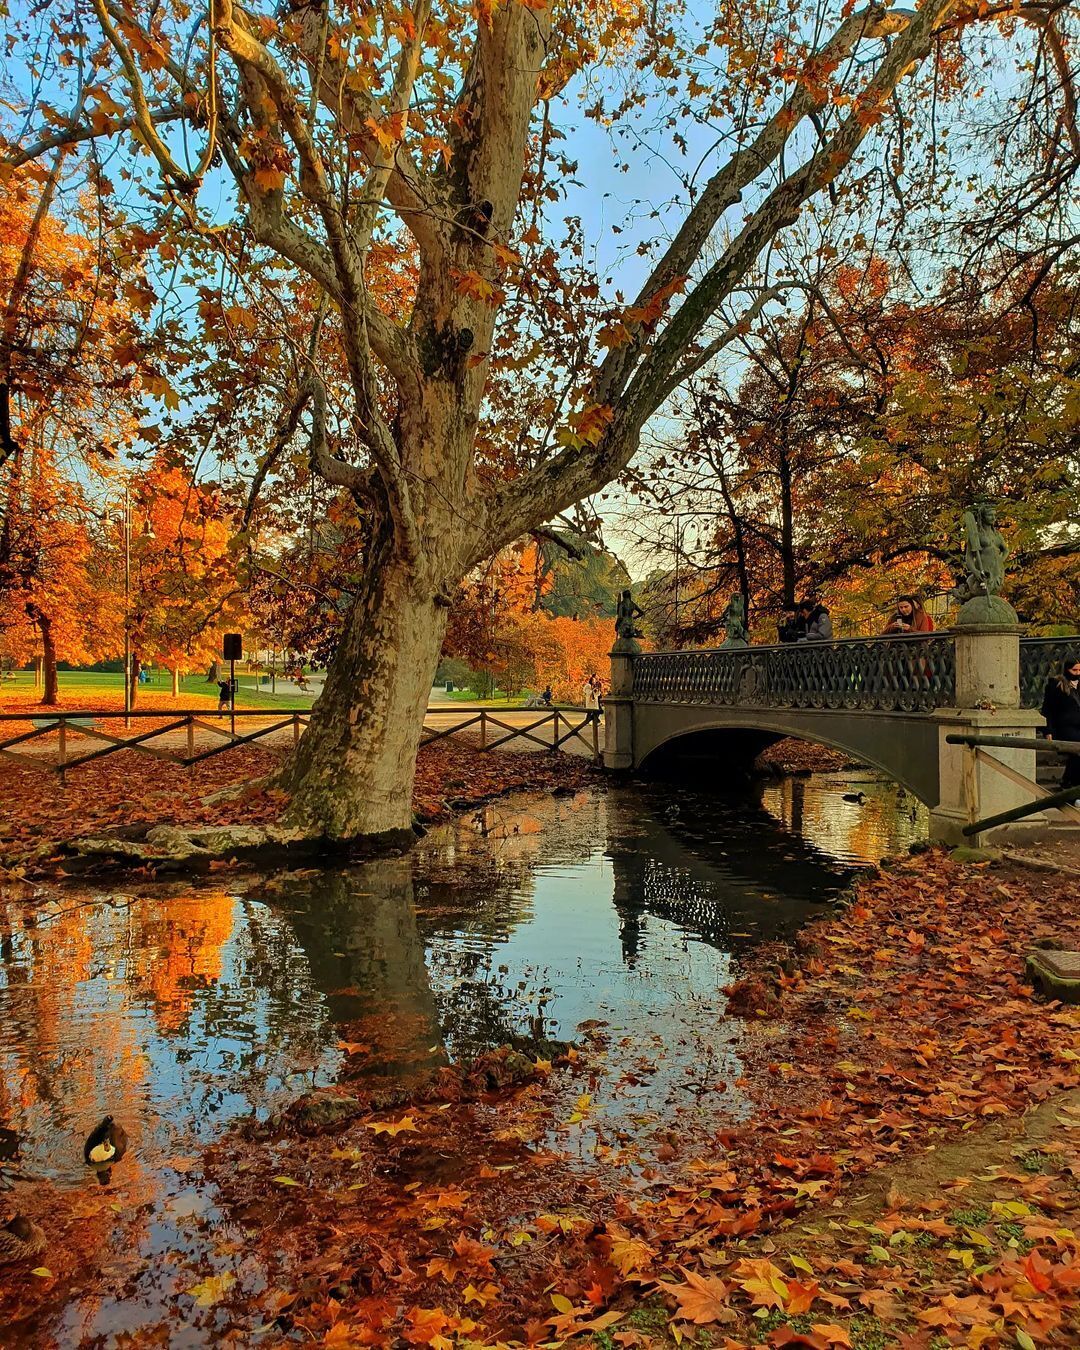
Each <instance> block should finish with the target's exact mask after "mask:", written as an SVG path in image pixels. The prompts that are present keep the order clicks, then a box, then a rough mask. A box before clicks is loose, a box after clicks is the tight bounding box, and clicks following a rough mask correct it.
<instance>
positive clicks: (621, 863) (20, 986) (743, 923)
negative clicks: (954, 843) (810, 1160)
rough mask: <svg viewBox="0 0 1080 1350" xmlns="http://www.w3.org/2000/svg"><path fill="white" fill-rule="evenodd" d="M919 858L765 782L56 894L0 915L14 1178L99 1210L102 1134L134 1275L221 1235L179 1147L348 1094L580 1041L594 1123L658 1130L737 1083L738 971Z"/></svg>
mask: <svg viewBox="0 0 1080 1350" xmlns="http://www.w3.org/2000/svg"><path fill="white" fill-rule="evenodd" d="M852 793H862V794H864V797H865V800H864V801H862V802H851V801H845V800H844V795H845V794H849V795H850V794H852ZM924 830H925V820H924V818H923V815H922V812H921V809H917V808H914V806H913V803H912V801H911V799H908V798H904V797H903V796H902V794H898V792H897V789H896V788H895V787H893V786H892V785H891V784H886V783H881V782H878V781H876V780H873V779H871V778H869V777H868V776H865V777H862V778H860V781H858V782H856V781H854V779H853V777H851V776H847V777H845V776H843V775H816V776H814V777H812V778H809V779H806V778H802V779H787V780H782V781H780V782H778V783H776V784H772V785H769V786H767V787H765V788H764V789H762V790H761V792H760V793H759V795H758V798H757V799H756V800H748V799H746V798H742V799H733V798H726V797H717V796H711V795H708V794H705V793H699V792H685V791H682V792H678V793H674V792H672V791H671V790H670V789H669V788H661V787H655V788H649V787H633V788H616V789H612V790H610V791H607V792H601V791H596V792H588V793H582V794H579V795H577V796H575V797H573V798H565V799H555V798H552V797H551V796H548V795H544V794H537V795H531V796H527V797H519V798H516V799H514V800H508V801H506V802H504V803H502V804H499V805H496V806H493V807H490V808H486V809H485V810H483V811H481V812H479V813H477V814H474V815H472V816H468V817H465V818H463V819H462V820H460V821H458V822H456V823H455V824H453V825H450V826H447V827H445V828H441V829H438V830H434V831H432V832H431V833H430V834H429V835H428V836H427V837H426V838H425V839H424V840H422V841H421V843H420V844H419V846H418V847H417V849H416V850H415V852H414V854H413V855H411V856H410V857H408V858H404V859H393V860H382V861H379V862H373V863H370V864H366V865H363V866H359V867H354V868H351V869H348V870H333V871H332V870H316V869H308V870H304V871H300V872H295V871H294V872H286V873H280V874H277V875H273V876H269V877H264V878H257V879H251V878H248V879H247V880H245V881H243V882H237V881H235V880H230V882H229V883H228V885H227V887H225V888H221V887H214V886H209V885H207V886H201V887H199V888H192V887H190V886H188V887H184V888H182V889H181V888H178V887H176V886H171V887H170V886H155V887H145V888H143V889H142V890H141V891H139V890H136V889H135V888H129V889H128V890H127V891H124V892H121V891H110V892H108V893H101V892H94V891H89V890H80V889H75V888H69V889H65V890H64V891H63V892H62V893H58V894H57V896H56V898H55V900H54V901H53V902H52V904H51V905H50V906H49V907H48V908H47V909H46V910H45V911H41V910H40V909H39V910H38V911H37V912H36V915H35V914H31V913H30V912H29V911H27V910H24V909H23V908H22V907H21V906H20V905H19V904H17V903H15V902H11V901H7V902H0V1125H4V1126H7V1127H8V1128H11V1129H14V1130H16V1131H17V1132H18V1133H19V1135H20V1136H21V1138H22V1158H21V1161H20V1163H19V1164H18V1166H19V1168H20V1169H21V1171H22V1173H23V1175H24V1176H26V1177H29V1178H33V1177H40V1178H43V1179H48V1180H49V1181H50V1182H52V1183H53V1184H56V1185H59V1186H61V1187H64V1186H78V1187H85V1186H96V1185H97V1184H98V1183H97V1181H96V1180H95V1179H93V1178H92V1177H88V1176H87V1172H86V1169H85V1168H84V1167H83V1164H82V1161H81V1141H82V1139H83V1137H84V1136H85V1134H86V1132H87V1130H88V1129H89V1128H90V1127H91V1125H93V1124H94V1123H96V1121H97V1120H99V1119H100V1118H101V1116H102V1115H103V1114H105V1112H110V1113H111V1114H113V1115H114V1116H115V1117H116V1118H117V1119H119V1120H121V1121H122V1122H123V1124H124V1125H125V1127H126V1128H127V1131H128V1133H129V1135H130V1136H131V1139H132V1150H131V1153H130V1155H129V1157H128V1158H127V1159H125V1161H124V1163H123V1164H121V1166H120V1167H118V1168H116V1169H114V1171H115V1173H116V1176H115V1178H114V1180H113V1181H111V1182H110V1185H112V1186H115V1187H117V1188H118V1194H119V1195H121V1196H122V1199H123V1203H124V1205H131V1204H132V1203H136V1202H137V1203H139V1204H141V1205H142V1206H143V1207H144V1208H145V1211H146V1213H147V1216H148V1219H147V1223H146V1224H145V1226H144V1230H143V1232H144V1236H143V1239H142V1242H141V1248H140V1251H139V1252H138V1253H136V1254H135V1256H136V1257H138V1258H140V1259H143V1260H146V1259H147V1258H149V1257H150V1256H152V1254H153V1253H154V1252H160V1251H169V1252H171V1253H176V1252H178V1251H179V1252H181V1253H184V1252H185V1251H186V1252H187V1254H188V1255H189V1256H190V1257H191V1259H192V1260H193V1261H194V1260H195V1259H196V1257H197V1256H198V1255H199V1250H198V1249H199V1241H200V1240H199V1239H198V1238H197V1236H196V1235H195V1234H194V1231H193V1224H194V1226H195V1228H198V1227H199V1225H200V1224H205V1221H206V1220H207V1219H209V1220H211V1221H213V1220H214V1219H215V1217H218V1216H216V1211H214V1209H213V1197H212V1196H211V1195H209V1194H208V1193H207V1192H206V1191H205V1190H204V1189H202V1188H201V1184H200V1183H199V1182H198V1181H193V1180H192V1171H193V1159H194V1155H195V1154H196V1153H197V1150H198V1146H199V1145H201V1144H204V1143H207V1142H209V1141H211V1140H212V1139H213V1138H215V1137H216V1136H218V1135H219V1134H220V1133H221V1132H222V1130H223V1129H224V1128H225V1126H226V1125H227V1124H228V1123H229V1122H230V1121H233V1120H235V1119H237V1118H238V1117H249V1116H256V1117H265V1116H266V1115H268V1114H269V1113H271V1112H272V1111H274V1110H275V1109H278V1108H279V1107H280V1106H282V1105H283V1104H284V1103H285V1102H287V1101H289V1100H291V1099H293V1098H295V1097H296V1096H297V1095H299V1094H300V1093H301V1092H303V1091H304V1090H306V1089H308V1088H310V1087H312V1086H317V1085H320V1084H325V1083H330V1082H333V1081H335V1080H337V1079H338V1078H339V1077H340V1076H341V1075H342V1073H343V1072H345V1073H347V1074H349V1075H350V1076H353V1077H360V1078H362V1079H364V1080H365V1081H367V1082H369V1083H372V1084H379V1083H383V1082H387V1083H391V1082H393V1083H396V1082H401V1081H402V1080H408V1078H409V1077H410V1076H412V1075H414V1074H417V1073H419V1072H422V1071H423V1070H424V1069H425V1068H426V1067H429V1066H430V1065H431V1064H432V1063H436V1062H445V1061H446V1060H447V1059H451V1060H455V1059H459V1058H464V1057H468V1056H471V1055H473V1054H476V1053H477V1052H479V1051H481V1050H483V1049H484V1048H486V1047H488V1046H491V1045H499V1044H502V1043H505V1042H506V1041H507V1040H509V1039H511V1038H514V1037H526V1038H541V1037H551V1038H559V1039H571V1038H573V1037H574V1036H575V1032H576V1030H577V1028H579V1027H580V1026H581V1024H582V1023H586V1024H594V1025H595V1024H599V1028H598V1029H599V1030H600V1031H601V1032H602V1035H603V1037H604V1044H605V1046H606V1047H608V1049H607V1051H606V1053H607V1055H608V1059H609V1072H608V1074H607V1077H606V1079H605V1080H604V1081H603V1082H601V1085H600V1087H599V1089H598V1100H599V1101H600V1102H601V1104H603V1105H606V1107H607V1109H608V1110H609V1111H610V1112H614V1113H616V1114H619V1113H621V1114H622V1115H623V1116H624V1117H625V1118H626V1119H628V1120H633V1121H635V1122H636V1123H637V1124H638V1125H640V1124H641V1122H642V1121H644V1120H646V1119H649V1120H653V1121H655V1120H657V1119H659V1118H661V1117H663V1118H665V1119H667V1120H671V1119H673V1118H677V1117H678V1116H679V1115H680V1113H686V1112H690V1113H692V1112H693V1111H694V1110H695V1103H696V1097H697V1096H698V1095H700V1092H701V1091H702V1090H704V1088H705V1087H707V1086H709V1085H710V1084H712V1085H715V1083H716V1081H717V1080H725V1081H729V1082H730V1081H733V1080H734V1079H736V1078H737V1077H738V1075H739V1065H738V1059H737V1046H736V1044H735V1037H736V1033H735V1031H734V1030H733V1029H732V1028H731V1027H730V1026H729V1025H728V1024H726V1022H725V1020H724V1016H723V1007H724V999H723V995H722V993H721V990H722V988H723V986H724V985H725V984H726V983H727V982H728V981H729V980H730V979H731V978H732V970H731V963H732V959H733V956H735V955H737V953H738V952H739V950H740V949H742V948H745V947H747V946H748V945H751V944H754V943H756V942H759V941H762V940H765V939H769V938H773V937H782V936H786V935H790V934H791V933H792V932H793V931H794V930H796V929H797V928H798V927H799V926H800V925H801V924H802V923H803V922H804V921H805V920H806V919H807V917H808V916H810V915H812V914H814V913H816V912H818V911H819V910H820V907H821V906H822V905H823V904H826V903H828V901H829V900H830V899H831V898H833V897H834V896H835V895H836V894H837V893H838V892H839V891H841V890H842V889H843V888H844V887H845V886H846V885H847V884H848V882H849V881H850V879H851V876H852V873H853V870H854V869H855V868H857V867H858V866H860V865H866V864H870V863H874V862H877V861H878V860H879V859H880V858H881V857H882V856H883V855H886V854H889V853H894V852H898V851H901V850H903V849H905V848H906V847H907V845H908V844H909V843H910V842H912V840H914V839H915V838H918V837H920V835H921V834H922V833H923V832H924ZM631 1068H632V1070H633V1072H630V1071H629V1069H631ZM728 1100H729V1102H730V1109H731V1114H732V1116H733V1117H735V1118H737V1117H738V1115H739V1114H740V1113H741V1112H742V1111H743V1109H744V1108H743V1104H742V1102H741V1100H740V1098H739V1095H738V1093H737V1092H736V1091H734V1090H732V1092H731V1094H730V1096H729V1098H728ZM610 1118H612V1117H610V1116H609V1119H610ZM182 1265H183V1262H182V1260H181V1267H182ZM183 1279H184V1275H183V1272H182V1269H181V1270H180V1271H178V1272H177V1274H176V1278H175V1280H171V1277H170V1278H169V1279H166V1278H164V1277H161V1276H158V1277H155V1280H153V1281H151V1282H150V1283H151V1286H152V1287H153V1289H154V1290H155V1293H154V1295H153V1296H150V1295H149V1294H148V1295H147V1296H146V1298H145V1300H144V1306H143V1307H142V1311H141V1313H140V1311H139V1305H138V1301H136V1302H135V1303H132V1301H130V1300H128V1301H127V1303H126V1305H125V1307H124V1309H123V1311H122V1312H121V1310H120V1308H119V1306H115V1307H114V1306H110V1302H109V1300H108V1299H105V1300H97V1301H95V1303H94V1306H93V1308H92V1309H87V1308H81V1307H78V1306H75V1307H72V1308H71V1309H69V1310H68V1313H67V1318H68V1321H67V1323H66V1325H65V1327H64V1329H63V1333H62V1335H63V1338H64V1339H65V1340H67V1341H68V1342H69V1343H71V1344H78V1343H79V1341H80V1340H81V1339H82V1337H83V1336H88V1335H92V1334H99V1335H103V1336H105V1337H106V1338H108V1337H109V1336H110V1335H112V1334H115V1333H116V1332H117V1331H118V1330H119V1329H121V1328H124V1327H128V1328H129V1327H131V1326H132V1325H134V1324H137V1323H138V1322H140V1321H144V1322H145V1321H150V1320H152V1319H153V1318H154V1317H155V1316H157V1315H158V1314H159V1313H160V1308H161V1300H163V1299H166V1298H167V1297H170V1296H172V1294H174V1293H175V1289H177V1288H182V1287H183ZM190 1343H192V1344H197V1343H199V1341H198V1338H197V1337H196V1339H195V1340H193V1341H191V1342H190Z"/></svg>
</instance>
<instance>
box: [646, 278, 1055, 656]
mask: <svg viewBox="0 0 1080 1350" xmlns="http://www.w3.org/2000/svg"><path fill="white" fill-rule="evenodd" d="M1012 262H1013V263H1014V264H1015V262H1016V260H1015V259H1013V260H1012ZM1078 321H1080V290H1078V288H1077V277H1076V274H1075V272H1074V271H1073V270H1071V269H1069V268H1048V269H1037V268H1035V267H1033V266H1032V265H1030V263H1029V264H1028V265H1025V266H1016V267H1015V270H1013V269H1009V270H1008V271H1005V272H1004V273H1003V272H1002V270H1001V269H1000V268H999V269H997V270H996V271H995V270H993V269H991V268H989V267H986V268H984V269H982V270H981V272H980V273H979V274H978V275H977V276H976V277H975V278H974V279H968V280H966V281H965V279H964V278H962V277H960V276H956V275H950V276H946V277H945V278H943V286H942V291H941V293H940V294H939V295H936V296H933V297H928V298H924V299H922V300H921V301H917V300H916V299H915V298H914V297H913V296H912V294H911V289H910V286H909V285H908V284H907V283H906V279H905V278H903V277H900V276H896V275H890V270H889V268H888V267H886V265H885V264H884V262H883V260H882V259H880V258H876V257H871V258H869V259H868V260H867V261H866V262H865V264H864V265H863V266H859V267H857V266H854V265H852V264H851V263H850V262H845V263H843V264H841V265H839V266H834V267H833V268H832V269H831V275H830V277H829V280H828V281H827V283H826V284H825V285H823V287H822V288H821V291H820V292H819V293H815V294H813V295H811V296H809V297H808V298H807V300H806V303H805V304H804V305H802V306H801V307H800V308H799V309H798V310H797V311H796V312H795V313H788V314H783V315H781V316H777V318H776V319H775V320H774V321H772V322H767V323H762V324H761V325H760V326H758V327H757V328H756V329H755V330H754V331H753V332H748V333H747V334H746V335H744V336H743V337H742V338H741V339H740V345H741V346H742V349H743V353H744V357H748V358H750V359H748V360H746V363H745V366H744V368H743V373H742V376H741V378H740V379H738V380H737V381H732V382H731V384H730V386H729V385H728V384H727V383H726V382H725V380H724V379H723V378H722V376H721V374H720V373H719V372H715V371H713V372H710V373H709V374H708V375H707V376H700V377H698V378H697V379H696V380H695V381H692V382H691V384H690V386H689V388H688V390H687V391H686V393H685V395H684V396H683V397H682V398H681V401H680V404H679V408H678V411H679V422H678V424H677V426H676V427H675V428H674V429H673V430H672V432H671V434H670V435H669V436H668V437H667V438H666V440H665V442H664V444H663V445H662V446H661V447H660V449H659V451H658V452H657V454H656V456H655V458H654V460H653V462H652V464H651V466H650V465H649V464H648V463H647V464H645V465H643V466H642V470H641V473H640V476H639V484H638V485H639V488H640V490H641V492H642V493H643V494H644V496H645V499H646V501H648V502H649V504H650V506H651V507H652V510H651V511H645V512H641V511H639V512H638V514H637V519H638V520H640V521H642V522H643V525H642V527H641V529H642V531H643V532H646V533H647V532H648V531H649V530H650V529H651V530H652V531H653V536H654V537H653V541H652V542H653V546H654V550H655V551H656V553H657V554H658V556H660V557H663V555H664V552H665V545H668V546H669V547H670V544H671V541H672V540H673V539H674V538H676V535H677V534H678V537H680V538H681V537H682V534H681V533H679V532H675V531H672V529H671V524H672V522H673V521H674V520H675V518H674V517H673V516H671V514H670V513H671V512H673V511H675V510H677V509H678V510H681V511H682V512H683V514H684V515H685V514H687V513H688V512H693V511H697V512H699V513H700V515H699V519H698V525H699V527H700V528H701V529H702V530H703V532H704V534H705V536H706V537H705V538H704V539H703V540H702V541H701V543H700V546H699V547H697V548H695V549H694V550H693V552H692V554H691V553H688V552H687V551H686V550H681V552H682V555H683V556H681V557H680V558H679V559H678V560H677V562H678V567H679V570H680V571H681V576H682V588H683V599H684V604H683V606H682V614H681V634H680V635H677V636H682V637H683V638H684V639H685V638H686V637H697V638H701V637H704V636H709V635H710V634H711V633H712V632H715V631H716V630H717V628H718V617H719V614H720V613H721V611H722V608H723V604H722V603H721V604H720V605H715V604H712V603H710V602H711V601H712V599H713V598H714V597H715V596H716V595H717V594H718V593H719V594H720V595H721V596H726V595H727V594H730V593H731V592H732V591H739V592H742V593H743V594H745V595H746V596H747V597H748V599H749V600H750V601H751V610H752V612H753V613H754V614H755V616H762V617H766V616H767V617H768V618H769V624H768V627H770V628H771V625H772V621H773V620H775V618H776V616H777V614H778V613H779V612H780V611H781V610H783V609H785V608H790V607H791V606H793V605H794V603H795V601H796V599H797V598H799V597H800V596H801V595H802V594H804V593H806V592H807V591H820V590H823V591H826V592H828V594H829V595H830V597H831V599H832V602H833V604H834V620H835V618H836V614H835V609H836V602H837V601H840V602H844V601H846V603H847V604H848V605H849V606H851V607H852V608H862V609H864V610H865V612H867V613H869V614H871V615H872V614H873V611H874V610H875V609H876V610H877V611H879V612H878V614H877V616H876V617H877V623H878V625H880V623H881V622H882V614H881V612H888V610H887V607H888V606H891V605H892V604H893V603H894V602H895V599H896V596H897V595H898V594H900V593H903V592H905V591H912V590H916V591H921V592H923V594H933V593H936V592H941V591H947V590H948V589H949V587H950V585H951V584H952V575H953V571H954V570H955V568H956V565H957V562H958V559H957V552H958V542H957V520H958V517H959V513H960V511H961V510H962V508H963V505H964V504H965V503H967V502H970V501H972V500H974V499H976V498H978V497H980V496H982V495H989V496H991V497H993V498H994V499H995V501H997V503H998V505H999V515H1000V517H1001V520H1002V523H1003V525H1004V527H1005V529H1006V530H1007V532H1008V535H1009V539H1010V543H1011V546H1012V550H1013V554H1014V558H1013V563H1012V569H1011V570H1012V572H1013V582H1012V585H1013V586H1014V589H1015V591H1016V594H1015V598H1016V600H1017V602H1018V603H1019V605H1020V608H1021V611H1022V613H1023V615H1024V617H1025V618H1026V619H1029V620H1032V621H1035V622H1037V623H1042V624H1053V623H1063V622H1064V623H1069V622H1076V619H1077V617H1078V615H1080V591H1078V590H1077V589H1076V588H1075V586H1074V587H1073V590H1072V593H1071V594H1070V593H1069V590H1068V586H1067V582H1066V580H1065V578H1066V575H1067V574H1068V570H1069V560H1070V559H1073V558H1075V556H1076V553H1077V551H1078V550H1080V539H1078V538H1077V536H1076V534H1075V531H1074V530H1073V528H1072V527H1071V522H1073V521H1074V520H1075V499H1076V479H1077V470H1078V461H1077V456H1076V450H1075V444H1074V432H1075V426H1076V422H1077V417H1078V415H1080V403H1078V394H1080V385H1078V383H1077V376H1076V363H1077V359H1078V353H1080V326H1078ZM680 519H681V517H680ZM665 532H666V535H667V536H668V537H667V538H665V537H664V536H665ZM673 570H674V568H672V569H670V570H669V573H668V575H669V576H670V572H671V571H673ZM856 597H858V599H856ZM860 601H861V603H860ZM841 607H842V606H841Z"/></svg>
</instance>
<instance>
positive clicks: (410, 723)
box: [278, 554, 446, 844]
mask: <svg viewBox="0 0 1080 1350" xmlns="http://www.w3.org/2000/svg"><path fill="white" fill-rule="evenodd" d="M445 630H446V609H445V608H444V607H442V606H441V605H438V604H436V602H435V600H434V598H433V597H432V594H431V591H430V588H428V589H427V592H426V594H425V592H424V590H423V589H422V588H421V587H420V586H419V585H418V584H417V581H416V579H415V576H414V573H413V569H412V568H410V567H409V566H407V565H406V564H405V563H404V562H403V561H402V560H401V559H399V558H397V557H395V556H393V554H391V555H390V556H389V557H387V559H386V561H385V562H383V563H382V564H381V565H376V566H373V567H372V568H371V569H370V570H369V573H368V576H367V577H366V578H365V581H364V583H363V586H362V589H361V590H360V592H359V593H358V594H357V596H356V598H355V599H354V601H353V605H352V608H351V609H350V611H349V614H348V617H347V619H346V622H345V626H344V629H343V631H342V634H341V637H340V640H339V642H338V645H337V650H336V652H335V654H334V659H333V661H332V662H331V663H330V667H329V669H328V671H327V675H326V683H325V685H324V686H323V692H322V693H321V694H320V695H319V698H318V700H317V702H316V703H315V706H314V708H313V709H312V719H311V725H310V726H309V727H308V730H307V731H306V732H305V734H304V737H303V739H302V741H301V742H300V744H299V746H298V747H297V749H296V753H295V754H294V756H293V758H292V759H291V760H290V762H289V763H288V764H287V765H286V767H285V769H284V770H283V772H282V774H281V775H280V777H279V780H278V781H279V782H280V785H281V786H282V787H284V788H285V789H286V790H287V791H288V792H289V793H290V794H291V797H292V801H291V803H290V806H289V808H288V812H287V814H286V823H287V824H290V825H294V826H298V827H300V828H302V829H304V830H307V831H310V832H311V833H315V834H324V835H326V836H327V837H329V838H332V839H349V838H353V837H356V836H374V837H375V838H376V839H378V840H381V841H385V842H387V843H390V844H395V843H406V842H409V841H411V840H412V838H413V834H412V791H413V778H414V775H415V771H416V752H417V749H418V748H419V744H420V737H421V733H422V730H423V723H424V710H425V708H426V707H427V702H428V698H429V697H430V694H431V682H432V680H433V679H434V676H435V666H436V664H437V662H438V659H439V651H440V649H441V647H442V640H443V634H444V632H445Z"/></svg>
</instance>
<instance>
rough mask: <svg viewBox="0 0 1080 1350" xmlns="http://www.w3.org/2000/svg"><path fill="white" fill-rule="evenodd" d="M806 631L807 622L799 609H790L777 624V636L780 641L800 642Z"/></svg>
mask: <svg viewBox="0 0 1080 1350" xmlns="http://www.w3.org/2000/svg"><path fill="white" fill-rule="evenodd" d="M805 632H806V624H805V623H803V621H802V620H801V619H800V618H799V613H798V610H793V609H789V610H787V611H786V613H785V614H784V617H783V618H782V619H781V620H780V622H779V623H778V624H777V625H776V636H777V638H778V639H779V641H780V642H784V643H787V642H798V640H799V639H800V638H801V637H802V636H803V634H804V633H805Z"/></svg>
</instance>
